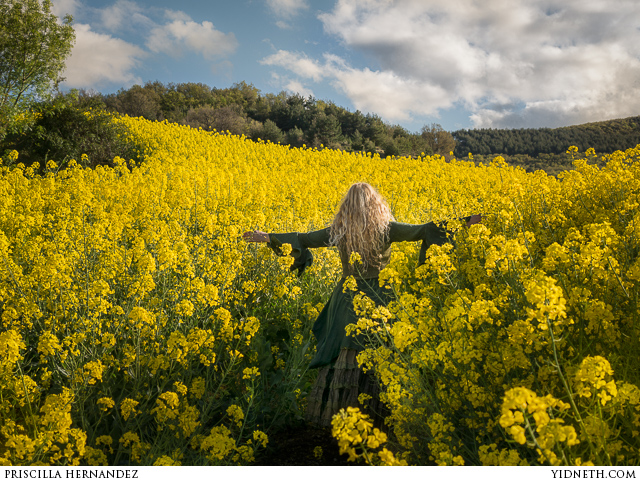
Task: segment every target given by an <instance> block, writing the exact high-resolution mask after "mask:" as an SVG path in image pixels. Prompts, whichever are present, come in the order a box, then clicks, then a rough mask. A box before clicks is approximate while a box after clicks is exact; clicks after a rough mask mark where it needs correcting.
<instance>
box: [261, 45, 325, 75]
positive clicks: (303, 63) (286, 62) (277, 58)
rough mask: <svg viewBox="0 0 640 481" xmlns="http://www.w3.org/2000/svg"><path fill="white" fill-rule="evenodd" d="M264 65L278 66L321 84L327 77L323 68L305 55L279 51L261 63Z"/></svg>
mask: <svg viewBox="0 0 640 481" xmlns="http://www.w3.org/2000/svg"><path fill="white" fill-rule="evenodd" d="M260 63H261V64H263V65H277V66H279V67H283V68H286V69H287V70H290V71H291V72H293V73H295V74H296V75H298V76H300V77H303V78H306V79H312V80H314V81H315V82H319V81H320V80H322V79H323V78H324V77H325V76H326V72H324V71H323V68H322V66H321V65H320V64H319V63H318V62H317V61H315V60H312V59H310V58H308V57H307V56H306V55H304V54H300V53H294V52H287V51H286V50H278V52H277V53H274V54H273V55H269V56H268V57H266V58H264V59H262V60H261V61H260Z"/></svg>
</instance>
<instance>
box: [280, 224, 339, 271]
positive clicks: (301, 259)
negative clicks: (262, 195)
mask: <svg viewBox="0 0 640 481" xmlns="http://www.w3.org/2000/svg"><path fill="white" fill-rule="evenodd" d="M282 244H291V253H290V254H289V255H290V256H292V257H293V259H294V261H293V264H292V265H291V267H290V268H289V269H290V270H291V271H294V270H296V269H297V270H298V276H301V275H302V273H303V272H304V270H305V269H306V268H307V267H309V266H311V264H313V254H312V253H311V251H310V250H309V248H310V247H326V246H328V244H329V228H326V229H321V230H317V231H312V232H308V233H298V232H288V233H284V234H269V243H268V244H267V245H268V246H269V247H271V249H273V251H274V252H275V253H276V254H277V255H279V256H283V255H284V253H283V252H282Z"/></svg>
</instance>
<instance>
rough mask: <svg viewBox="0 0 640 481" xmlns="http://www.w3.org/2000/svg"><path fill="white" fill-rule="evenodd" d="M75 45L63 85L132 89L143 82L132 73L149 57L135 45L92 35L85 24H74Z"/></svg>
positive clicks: (104, 36)
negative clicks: (132, 86) (122, 86)
mask: <svg viewBox="0 0 640 481" xmlns="http://www.w3.org/2000/svg"><path fill="white" fill-rule="evenodd" d="M74 27H75V30H76V43H75V45H74V47H73V49H72V51H71V56H70V57H69V59H68V60H67V63H66V70H65V71H64V73H63V74H62V75H63V76H64V77H66V80H65V82H64V85H65V86H67V87H69V88H94V87H98V86H100V85H103V84H105V83H115V84H119V85H126V86H129V85H133V84H134V83H141V79H140V78H139V77H137V76H135V75H134V74H133V73H132V71H133V69H134V67H135V66H136V65H137V64H138V63H139V62H140V60H141V59H142V58H144V56H145V55H146V54H145V52H144V51H143V50H142V49H141V48H139V47H137V46H136V45H133V44H130V43H127V42H125V41H124V40H121V39H119V38H114V37H112V36H110V35H104V34H100V33H96V32H93V31H92V30H91V27H90V26H89V25H86V24H75V25H74Z"/></svg>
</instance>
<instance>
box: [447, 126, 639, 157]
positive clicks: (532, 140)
mask: <svg viewBox="0 0 640 481" xmlns="http://www.w3.org/2000/svg"><path fill="white" fill-rule="evenodd" d="M452 135H453V137H454V138H455V140H456V148H455V151H454V153H455V154H456V156H458V157H465V156H467V155H468V153H469V152H471V153H472V154H473V155H489V154H506V155H508V156H515V155H527V156H530V157H538V156H540V155H541V154H564V153H565V152H566V151H567V149H568V148H569V147H570V146H572V145H575V146H576V147H578V149H579V150H580V151H581V152H584V151H586V150H587V149H589V148H594V149H595V150H596V152H598V153H608V154H610V153H612V152H615V151H616V150H625V149H628V148H631V147H635V146H636V145H638V144H640V117H629V118H626V119H617V120H609V121H605V122H592V123H588V124H581V125H573V126H570V127H560V128H555V129H550V128H541V129H471V130H457V131H455V132H453V133H452Z"/></svg>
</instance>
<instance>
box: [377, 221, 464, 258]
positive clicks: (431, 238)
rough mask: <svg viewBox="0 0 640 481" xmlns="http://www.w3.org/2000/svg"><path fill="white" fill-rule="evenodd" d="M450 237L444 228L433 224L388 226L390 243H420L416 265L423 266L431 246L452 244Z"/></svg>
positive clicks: (393, 224)
mask: <svg viewBox="0 0 640 481" xmlns="http://www.w3.org/2000/svg"><path fill="white" fill-rule="evenodd" d="M450 235H451V233H450V232H449V231H447V230H446V229H445V228H444V227H440V226H438V225H437V224H435V223H433V222H429V223H428V224H404V223H402V222H392V223H391V225H390V226H389V237H390V240H391V242H403V241H419V240H421V241H422V245H421V246H420V256H419V258H418V265H422V264H424V261H425V258H426V255H427V249H428V248H429V246H431V245H432V244H437V245H442V244H445V243H446V242H452V240H451V238H450Z"/></svg>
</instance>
